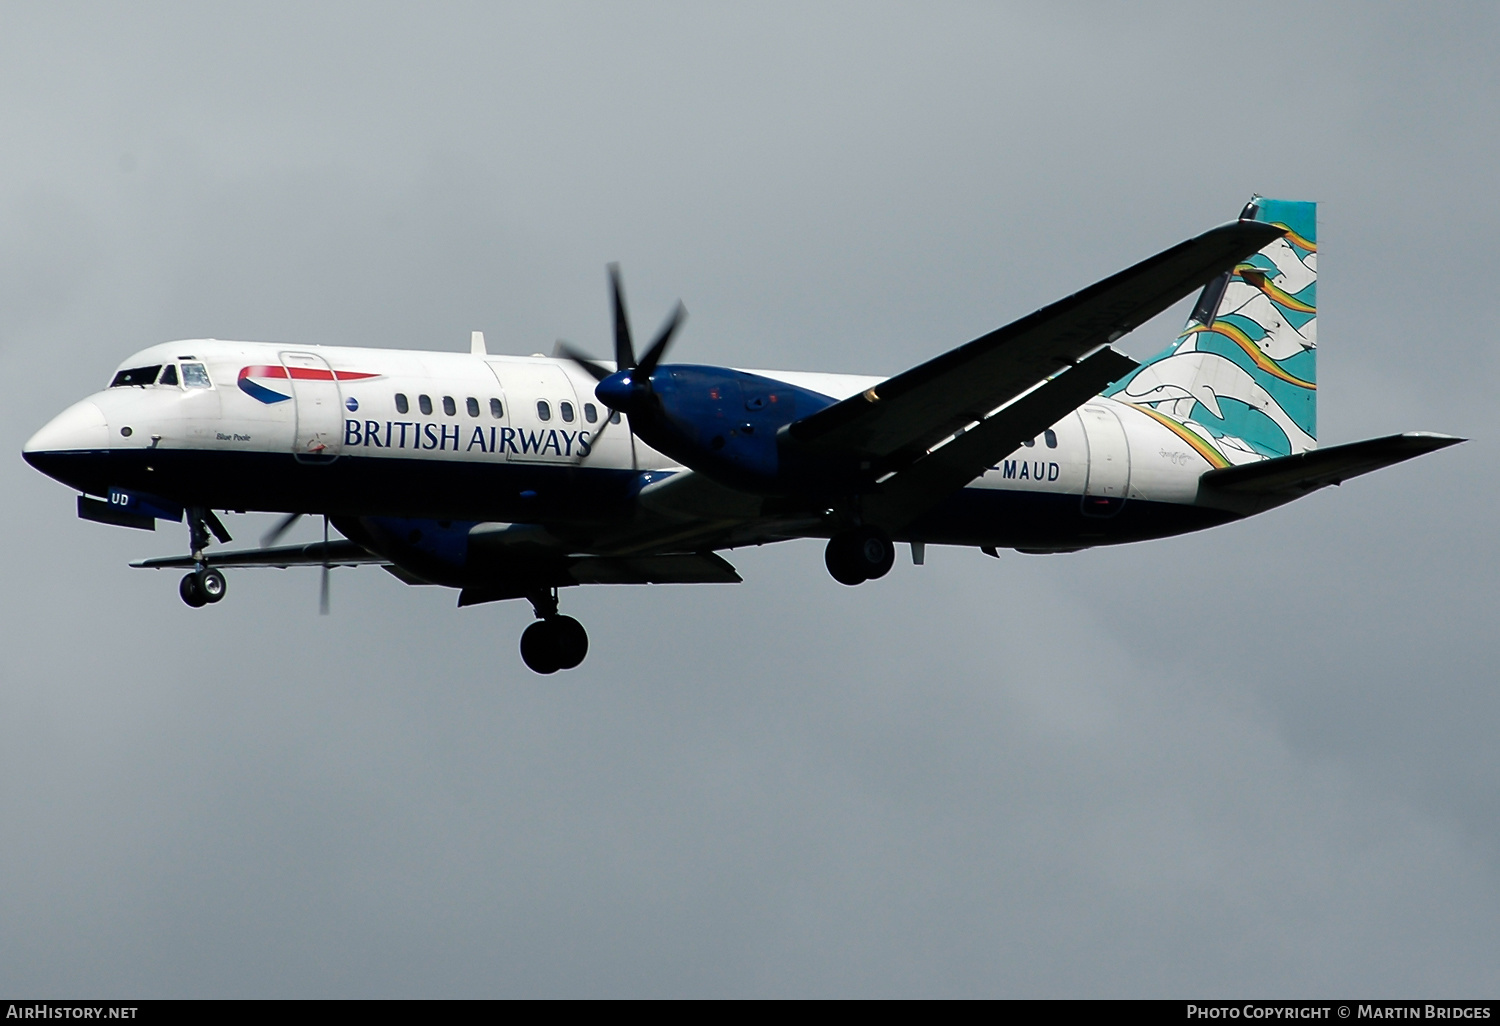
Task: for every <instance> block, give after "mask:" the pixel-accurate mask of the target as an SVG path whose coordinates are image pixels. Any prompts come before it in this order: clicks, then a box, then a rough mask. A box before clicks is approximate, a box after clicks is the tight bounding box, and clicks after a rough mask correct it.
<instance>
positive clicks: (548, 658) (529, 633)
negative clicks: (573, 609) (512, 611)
mask: <svg viewBox="0 0 1500 1026" xmlns="http://www.w3.org/2000/svg"><path fill="white" fill-rule="evenodd" d="M531 605H532V609H533V610H535V612H536V615H537V617H538V619H537V621H536V623H534V624H532V625H531V626H530V627H527V628H526V630H525V631H523V632H522V634H521V661H522V662H524V663H525V664H526V665H527V666H528V667H530V668H531V669H532V671H533V672H536V673H543V674H546V673H556V672H557V671H558V670H571V669H573V668H574V667H575V666H577V665H578V664H579V663H581V662H583V657H584V656H586V655H588V654H589V635H588V632H587V631H585V630H584V629H583V624H581V623H579V622H578V621H577V620H575V619H573V618H572V617H571V616H562V615H560V614H559V613H558V612H557V592H556V591H551V592H547V593H544V594H541V595H535V596H532V598H531Z"/></svg>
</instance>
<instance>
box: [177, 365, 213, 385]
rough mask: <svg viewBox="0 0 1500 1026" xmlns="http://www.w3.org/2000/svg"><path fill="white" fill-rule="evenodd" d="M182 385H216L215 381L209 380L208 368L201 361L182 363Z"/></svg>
mask: <svg viewBox="0 0 1500 1026" xmlns="http://www.w3.org/2000/svg"><path fill="white" fill-rule="evenodd" d="M182 385H183V387H184V388H213V387H214V383H213V382H212V381H209V380H208V370H207V369H206V368H204V366H203V364H201V363H185V364H183V365H182Z"/></svg>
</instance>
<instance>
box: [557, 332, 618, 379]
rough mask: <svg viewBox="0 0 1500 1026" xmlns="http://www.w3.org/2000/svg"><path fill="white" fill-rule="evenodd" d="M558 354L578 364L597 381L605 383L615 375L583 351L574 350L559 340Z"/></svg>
mask: <svg viewBox="0 0 1500 1026" xmlns="http://www.w3.org/2000/svg"><path fill="white" fill-rule="evenodd" d="M557 352H558V354H559V355H561V356H564V357H567V358H568V359H569V360H572V361H573V362H574V363H576V364H578V366H580V367H582V368H583V369H584V370H585V371H587V372H588V373H589V374H590V375H592V377H593V379H594V380H595V381H603V380H604V379H605V378H607V377H609V376H610V375H611V374H613V373H614V371H612V370H610V369H609V368H608V367H606V366H604V364H602V363H600V362H599V361H597V360H595V359H593V358H592V357H590V356H589V355H588V354H587V353H585V352H583V351H582V350H580V349H574V348H573V347H572V346H570V345H568V343H566V342H564V341H563V340H562V339H558V340H557Z"/></svg>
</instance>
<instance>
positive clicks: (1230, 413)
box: [1108, 196, 1318, 467]
mask: <svg viewBox="0 0 1500 1026" xmlns="http://www.w3.org/2000/svg"><path fill="white" fill-rule="evenodd" d="M1240 219H1241V220H1254V221H1265V222H1268V223H1271V224H1277V225H1280V226H1281V227H1283V228H1286V229H1287V232H1286V235H1285V236H1284V237H1282V238H1280V239H1277V240H1276V241H1275V242H1273V243H1271V244H1270V245H1269V246H1267V247H1266V248H1265V249H1262V250H1261V251H1260V252H1259V253H1256V254H1255V255H1254V256H1252V257H1250V258H1249V259H1248V260H1246V261H1245V262H1243V263H1241V264H1240V265H1239V266H1238V267H1236V268H1235V269H1234V270H1233V271H1229V272H1227V273H1225V274H1224V275H1223V276H1222V277H1220V278H1216V279H1215V280H1213V281H1211V282H1209V283H1208V285H1207V286H1205V287H1204V289H1203V293H1202V295H1200V296H1199V297H1198V302H1197V305H1195V306H1194V307H1193V312H1192V315H1191V316H1190V317H1189V318H1188V322H1187V326H1186V327H1185V328H1184V329H1183V331H1182V334H1181V335H1179V336H1178V337H1177V341H1176V342H1174V343H1172V345H1171V346H1169V347H1167V349H1166V350H1165V351H1164V352H1162V353H1161V354H1160V355H1158V356H1155V357H1153V358H1151V359H1150V360H1147V361H1146V362H1145V363H1143V364H1142V365H1141V366H1140V368H1139V369H1137V370H1136V371H1135V373H1133V374H1132V375H1130V376H1129V377H1127V378H1124V379H1122V380H1121V381H1119V382H1117V383H1116V384H1115V385H1114V386H1113V387H1112V388H1111V390H1110V392H1109V393H1108V394H1109V395H1111V396H1112V397H1113V398H1115V399H1118V400H1121V401H1123V402H1128V403H1131V404H1133V405H1135V406H1137V407H1139V408H1141V409H1143V410H1145V411H1146V412H1147V413H1150V414H1152V415H1153V416H1154V417H1155V419H1157V420H1159V421H1161V422H1162V423H1163V424H1165V425H1166V426H1167V427H1169V428H1171V429H1172V430H1173V431H1175V432H1177V433H1178V434H1179V435H1182V436H1183V438H1184V439H1185V440H1186V441H1188V442H1189V443H1192V444H1193V448H1195V449H1196V450H1197V451H1198V452H1200V453H1201V454H1202V455H1203V456H1204V457H1205V458H1206V459H1208V460H1209V462H1210V463H1212V464H1213V465H1214V466H1216V467H1227V466H1234V465H1237V464H1241V463H1253V462H1255V461H1257V460H1262V459H1266V458H1268V457H1273V456H1288V455H1291V454H1293V453H1300V452H1308V451H1310V450H1312V449H1315V448H1317V444H1318V443H1317V412H1318V391H1317V353H1318V350H1317V325H1318V320H1317V313H1318V311H1317V307H1318V301H1317V294H1318V282H1317V279H1318V243H1317V204H1316V203H1300V202H1296V201H1294V200H1271V199H1262V198H1261V197H1259V196H1256V197H1254V198H1253V199H1251V201H1250V203H1249V204H1248V205H1247V206H1246V207H1245V209H1244V212H1243V213H1241V214H1240ZM1184 432H1186V434H1184ZM1189 435H1191V436H1193V437H1191V438H1189V437H1188V436H1189Z"/></svg>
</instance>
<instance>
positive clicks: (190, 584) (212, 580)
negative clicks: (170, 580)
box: [177, 567, 229, 609]
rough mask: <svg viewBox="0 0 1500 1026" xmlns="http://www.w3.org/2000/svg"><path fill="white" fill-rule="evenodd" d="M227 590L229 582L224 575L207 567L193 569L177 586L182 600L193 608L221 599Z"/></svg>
mask: <svg viewBox="0 0 1500 1026" xmlns="http://www.w3.org/2000/svg"><path fill="white" fill-rule="evenodd" d="M228 590H229V582H228V581H226V580H225V579H224V575H223V574H221V573H219V571H217V570H214V569H211V568H208V567H205V568H204V569H202V570H194V571H193V572H192V573H190V574H188V575H187V576H186V577H184V578H183V579H182V583H181V584H179V585H178V586H177V594H179V595H181V596H182V601H184V602H186V603H187V604H188V605H190V606H192V607H193V608H194V609H199V608H201V607H203V606H206V605H209V604H211V603H214V602H218V601H220V600H222V599H223V598H224V593H225V592H227V591H228Z"/></svg>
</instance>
